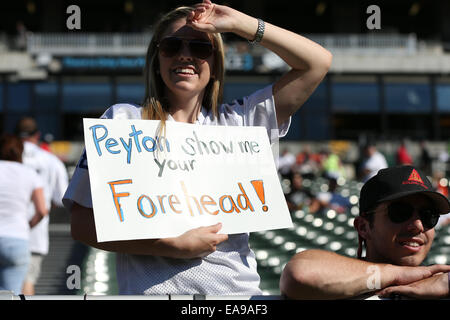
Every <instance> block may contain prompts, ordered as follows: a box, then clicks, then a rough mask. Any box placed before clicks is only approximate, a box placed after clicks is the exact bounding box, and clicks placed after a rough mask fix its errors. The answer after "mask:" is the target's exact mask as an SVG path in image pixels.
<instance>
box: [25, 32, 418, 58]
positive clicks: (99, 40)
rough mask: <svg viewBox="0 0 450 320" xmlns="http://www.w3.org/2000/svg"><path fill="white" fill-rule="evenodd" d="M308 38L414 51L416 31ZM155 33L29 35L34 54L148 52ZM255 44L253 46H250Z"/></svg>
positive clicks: (343, 47)
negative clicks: (403, 33)
mask: <svg viewBox="0 0 450 320" xmlns="http://www.w3.org/2000/svg"><path fill="white" fill-rule="evenodd" d="M305 36H306V37H307V38H310V39H311V40H313V41H315V42H317V43H319V44H321V45H322V46H324V47H325V48H327V49H329V50H331V51H332V52H354V53H381V54H414V53H415V52H416V51H417V48H418V45H417V37H416V35H415V34H410V35H399V34H374V33H371V34H310V35H305ZM151 37H152V33H150V32H149V33H111V34H109V33H33V34H30V35H29V36H28V38H27V50H28V52H29V53H31V54H40V53H47V54H53V55H144V54H145V52H146V50H147V46H148V43H149V41H150V39H151ZM250 48H252V47H250Z"/></svg>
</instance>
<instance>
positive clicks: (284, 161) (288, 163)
mask: <svg viewBox="0 0 450 320" xmlns="http://www.w3.org/2000/svg"><path fill="white" fill-rule="evenodd" d="M294 164H295V155H294V154H292V153H291V152H290V151H289V149H288V148H285V149H283V151H282V152H281V155H280V158H279V159H278V171H279V172H280V174H281V176H282V177H283V178H289V177H290V175H291V171H292V166H293V165H294Z"/></svg>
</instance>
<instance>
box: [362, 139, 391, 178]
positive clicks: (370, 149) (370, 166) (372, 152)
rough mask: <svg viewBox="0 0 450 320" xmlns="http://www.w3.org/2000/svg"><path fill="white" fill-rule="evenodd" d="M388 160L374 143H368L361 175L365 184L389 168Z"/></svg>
mask: <svg viewBox="0 0 450 320" xmlns="http://www.w3.org/2000/svg"><path fill="white" fill-rule="evenodd" d="M387 167H388V164H387V162H386V158H385V157H384V155H382V154H381V153H380V152H379V151H378V150H377V147H376V146H375V144H374V143H368V144H367V145H366V146H365V148H364V159H363V161H362V164H361V169H360V174H361V179H362V181H363V182H366V181H367V180H369V179H370V178H372V177H373V176H374V175H376V174H377V173H378V171H379V170H380V169H384V168H387Z"/></svg>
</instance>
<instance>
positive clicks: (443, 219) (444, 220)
mask: <svg viewBox="0 0 450 320" xmlns="http://www.w3.org/2000/svg"><path fill="white" fill-rule="evenodd" d="M448 225H450V213H447V214H443V215H441V216H440V217H439V221H438V223H437V225H436V229H439V228H442V227H445V226H448Z"/></svg>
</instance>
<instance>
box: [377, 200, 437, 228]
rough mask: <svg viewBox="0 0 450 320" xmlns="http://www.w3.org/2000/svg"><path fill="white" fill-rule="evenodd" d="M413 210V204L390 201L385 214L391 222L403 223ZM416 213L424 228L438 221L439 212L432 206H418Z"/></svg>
mask: <svg viewBox="0 0 450 320" xmlns="http://www.w3.org/2000/svg"><path fill="white" fill-rule="evenodd" d="M415 210H416V209H415V208H414V206H413V205H411V204H409V203H406V202H401V201H395V202H391V203H390V204H389V205H388V206H387V214H388V217H389V220H391V222H393V223H403V222H405V221H408V220H409V219H411V217H412V216H413V214H414V211H415ZM374 212H375V211H371V212H368V213H374ZM418 214H419V218H420V221H422V225H423V226H424V228H425V229H432V228H434V227H435V226H436V224H437V223H438V220H439V214H438V213H437V212H436V210H435V209H434V208H430V207H425V208H418Z"/></svg>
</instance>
